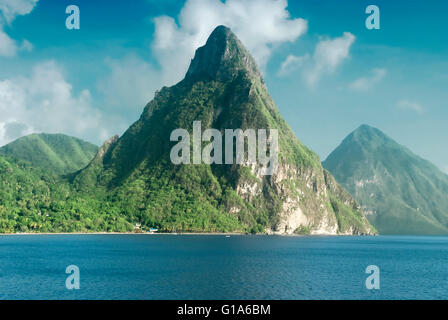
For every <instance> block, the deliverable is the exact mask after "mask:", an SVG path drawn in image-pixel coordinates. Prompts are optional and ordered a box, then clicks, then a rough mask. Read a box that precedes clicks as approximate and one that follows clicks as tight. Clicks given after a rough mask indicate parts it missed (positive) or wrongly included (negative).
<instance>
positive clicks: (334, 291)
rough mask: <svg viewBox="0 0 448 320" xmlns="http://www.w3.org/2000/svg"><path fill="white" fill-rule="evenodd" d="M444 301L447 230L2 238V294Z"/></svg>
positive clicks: (29, 296)
mask: <svg viewBox="0 0 448 320" xmlns="http://www.w3.org/2000/svg"><path fill="white" fill-rule="evenodd" d="M69 265H76V266H78V267H79V270H80V289H79V290H72V291H70V290H68V289H66V287H65V281H66V278H67V277H68V275H67V274H66V273H65V270H66V267H67V266H69ZM369 265H376V266H378V267H379V268H380V270H381V273H380V290H367V289H366V287H365V280H366V278H367V276H368V275H367V274H366V273H365V270H366V267H367V266H369ZM446 298H448V238H447V237H386V236H379V237H276V236H231V237H230V238H228V237H225V236H221V235H219V236H205V235H204V236H197V235H38V236H29V235H26V236H20V235H19V236H0V299H207V300H208V299H446Z"/></svg>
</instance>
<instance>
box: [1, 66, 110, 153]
mask: <svg viewBox="0 0 448 320" xmlns="http://www.w3.org/2000/svg"><path fill="white" fill-rule="evenodd" d="M0 115H1V116H0V145H4V144H6V143H8V142H10V141H12V140H14V139H15V138H18V137H19V136H22V135H24V134H29V133H31V132H48V133H66V134H71V135H75V136H78V137H84V138H87V137H95V138H96V139H97V141H102V140H104V139H106V138H107V137H108V136H109V135H112V133H115V132H114V131H112V130H110V131H108V130H106V129H100V128H101V124H103V123H109V125H110V126H111V128H113V129H114V130H115V129H116V126H115V124H116V123H114V122H109V121H106V119H104V117H103V116H102V115H101V113H100V112H99V111H98V110H96V109H94V108H93V107H92V99H91V96H90V92H89V91H88V90H83V91H81V92H80V93H79V94H75V93H74V92H73V90H72V86H71V84H70V83H68V82H67V81H66V80H65V78H64V76H63V73H62V70H61V69H60V68H59V67H58V66H57V65H56V63H55V62H53V61H48V62H45V63H41V64H38V65H37V66H36V67H35V68H34V69H33V71H32V73H31V75H30V76H29V77H16V78H12V79H6V80H2V81H0Z"/></svg>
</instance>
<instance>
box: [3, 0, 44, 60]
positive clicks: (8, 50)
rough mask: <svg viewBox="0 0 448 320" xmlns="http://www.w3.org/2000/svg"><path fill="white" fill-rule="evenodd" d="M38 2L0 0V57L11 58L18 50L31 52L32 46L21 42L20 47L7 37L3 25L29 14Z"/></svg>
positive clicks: (33, 0) (29, 0) (31, 0)
mask: <svg viewBox="0 0 448 320" xmlns="http://www.w3.org/2000/svg"><path fill="white" fill-rule="evenodd" d="M37 1H38V0H0V57H13V56H15V55H16V54H17V52H18V51H19V50H25V51H31V50H32V48H33V45H32V44H31V43H30V42H29V41H28V40H23V42H22V44H21V45H18V44H17V42H16V41H15V40H13V39H11V37H9V36H8V35H7V34H6V32H5V31H4V29H3V25H4V23H5V22H6V23H8V24H10V23H11V22H12V21H13V20H14V19H15V18H16V17H17V16H19V15H26V14H28V13H30V12H31V11H32V10H33V8H34V6H35V5H36V3H37Z"/></svg>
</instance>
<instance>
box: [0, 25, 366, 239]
mask: <svg viewBox="0 0 448 320" xmlns="http://www.w3.org/2000/svg"><path fill="white" fill-rule="evenodd" d="M194 121H201V123H202V129H201V133H204V131H205V130H206V129H210V128H214V129H217V130H218V131H219V132H220V133H223V132H224V130H225V129H242V130H247V129H254V130H257V129H277V130H278V137H279V140H278V142H279V149H280V152H279V157H278V168H277V170H276V171H275V172H274V173H273V174H272V175H264V174H262V172H263V170H264V169H265V168H264V167H263V165H262V164H260V163H259V162H258V163H254V164H250V163H247V162H244V163H242V164H235V163H234V164H226V165H221V164H211V165H209V164H204V163H202V164H181V165H175V164H173V163H172V162H171V160H170V151H171V148H172V147H173V146H174V145H175V144H176V143H177V142H173V141H170V135H171V133H172V131H173V130H175V129H179V128H182V129H185V130H187V131H188V132H189V133H190V138H191V137H192V126H193V122H194ZM53 138H54V139H53ZM50 139H53V140H51V141H50ZM61 139H62V140H61V141H59V140H57V139H55V137H54V136H45V138H43V137H42V136H31V137H27V138H26V139H24V140H23V142H21V141H18V142H17V141H16V142H15V143H13V144H10V145H9V146H8V150H9V153H8V154H9V156H13V155H15V157H16V158H20V159H22V160H24V161H23V165H22V164H21V165H18V164H17V160H14V161H12V162H11V161H10V160H8V159H6V158H5V159H3V160H2V161H3V168H0V178H1V179H2V181H4V182H3V186H1V187H0V189H2V192H3V193H0V195H1V198H0V221H2V224H0V232H17V231H26V232H49V231H50V232H62V231H65V232H74V231H77V232H90V231H132V230H133V229H134V226H135V225H141V227H142V229H148V228H149V227H154V226H155V227H158V228H159V229H160V230H161V231H165V232H180V231H182V232H225V231H227V232H229V231H233V232H252V233H262V232H263V233H269V234H273V233H275V234H294V233H296V234H346V235H353V234H374V233H375V229H374V228H372V226H371V225H370V224H369V222H368V221H367V219H366V218H365V217H364V215H363V213H362V211H361V209H360V206H359V204H358V203H357V202H356V201H355V200H354V199H353V198H352V197H351V196H350V194H349V193H348V192H347V191H345V190H344V189H343V188H342V187H341V186H340V185H339V184H338V183H337V182H336V181H335V179H334V178H333V177H332V176H331V174H330V173H328V172H327V171H326V170H324V169H323V168H322V165H321V163H320V159H319V157H318V156H317V155H316V154H315V153H314V152H312V151H311V150H310V149H308V148H307V147H306V146H305V145H303V144H302V143H301V142H300V141H299V140H298V139H297V138H296V137H295V135H294V133H293V132H292V130H291V129H290V127H289V126H288V124H287V123H286V121H285V120H284V119H283V118H282V116H281V115H280V113H279V112H278V110H277V107H276V106H275V103H274V101H273V100H272V98H271V97H270V95H269V93H268V90H267V88H266V85H265V83H264V81H263V79H262V77H261V74H260V72H259V71H258V67H257V66H256V63H255V61H254V60H253V58H252V57H251V56H250V54H249V52H248V51H247V50H246V49H245V48H244V46H243V45H242V43H241V42H240V41H239V40H238V39H237V37H236V36H235V35H234V34H233V33H232V32H231V31H230V29H228V28H226V27H223V26H220V27H218V28H216V29H215V30H214V31H213V33H212V34H211V35H210V37H209V39H208V40H207V43H206V44H205V46H203V47H201V48H199V49H198V50H197V51H196V55H195V58H194V59H193V61H192V63H191V65H190V68H189V70H188V72H187V74H186V77H185V79H184V80H182V81H181V82H179V83H178V84H176V85H174V86H172V87H170V88H167V87H164V88H162V89H161V90H160V91H159V92H157V93H156V95H155V98H154V99H153V100H152V101H151V102H150V103H148V105H147V106H146V107H145V109H144V111H143V113H142V115H141V117H140V119H139V120H138V121H136V122H135V123H134V124H133V125H132V126H131V127H130V128H129V129H128V130H127V131H126V132H125V133H124V134H123V135H122V136H121V137H118V136H115V137H113V138H111V139H110V140H108V141H107V142H106V143H105V144H104V145H103V146H102V147H100V148H99V149H98V151H97V153H96V155H95V156H93V153H92V154H90V153H89V155H88V156H87V155H86V156H85V157H81V155H82V154H84V153H82V152H81V153H80V152H75V150H78V151H79V149H77V148H75V147H74V145H76V143H75V142H73V141H72V142H73V144H72V143H68V141H67V139H64V138H61ZM19 140H20V139H19ZM56 141H59V142H56ZM209 143H210V142H205V141H204V142H202V147H206V146H207V145H208V144H209ZM224 146H225V138H224V137H223V146H222V148H224ZM13 147H14V148H13ZM36 149H37V150H39V151H38V152H36ZM95 150H96V149H95ZM92 151H93V148H92ZM221 151H224V150H221ZM75 154H77V155H79V157H75V156H74V155H75ZM223 154H225V152H223ZM245 154H247V153H246V152H245ZM81 158H82V161H80V162H77V165H76V166H75V165H73V166H69V165H68V164H73V163H74V161H73V159H81ZM90 159H92V160H91V161H90V163H89V164H88V165H87V166H86V167H85V168H84V169H82V168H83V167H84V165H85V164H86V163H87V162H88V161H89V160H90ZM232 160H235V155H234V158H233V159H232ZM25 161H26V162H25ZM30 163H31V164H30ZM53 167H58V168H60V172H61V173H70V172H71V173H70V174H67V175H65V176H64V177H61V176H58V175H57V173H58V172H57V171H56V170H53ZM69 168H70V169H69ZM23 184H26V185H23Z"/></svg>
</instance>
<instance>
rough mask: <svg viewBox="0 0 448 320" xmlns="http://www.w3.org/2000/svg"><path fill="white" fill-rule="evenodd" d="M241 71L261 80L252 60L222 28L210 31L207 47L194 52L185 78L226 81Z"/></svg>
mask: <svg viewBox="0 0 448 320" xmlns="http://www.w3.org/2000/svg"><path fill="white" fill-rule="evenodd" d="M241 71H245V72H246V73H247V74H248V75H250V76H251V77H260V78H261V74H260V72H259V71H258V68H257V64H256V63H255V60H254V59H253V57H252V56H251V55H250V53H249V52H248V51H247V49H246V48H245V47H244V46H243V44H242V43H241V41H240V40H239V39H238V38H237V36H236V35H235V34H234V33H233V32H232V30H230V29H229V28H228V27H226V26H222V25H221V26H218V27H216V28H215V30H213V32H212V33H211V34H210V36H209V38H208V40H207V42H206V44H205V45H204V46H202V47H200V48H198V49H197V50H196V53H195V56H194V58H193V60H192V61H191V64H190V67H189V69H188V72H187V75H186V78H187V79H194V80H196V79H204V80H210V79H215V80H219V81H227V80H231V79H233V78H235V77H236V76H237V75H238V74H239V73H240V72H241Z"/></svg>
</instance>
